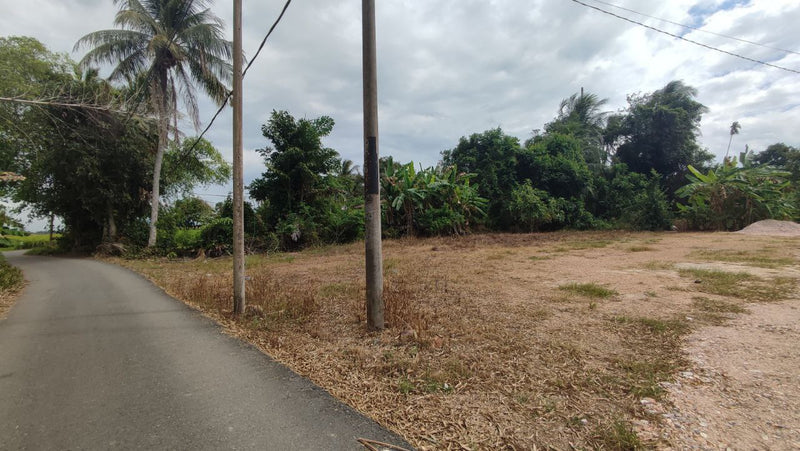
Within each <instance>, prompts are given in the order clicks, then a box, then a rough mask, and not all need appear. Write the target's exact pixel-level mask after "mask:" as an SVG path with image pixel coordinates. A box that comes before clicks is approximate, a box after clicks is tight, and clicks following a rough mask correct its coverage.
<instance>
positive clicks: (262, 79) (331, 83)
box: [0, 0, 800, 191]
mask: <svg viewBox="0 0 800 451" xmlns="http://www.w3.org/2000/svg"><path fill="white" fill-rule="evenodd" d="M586 1H587V2H588V3H592V0H586ZM283 3H284V2H283V0H269V1H261V2H255V1H250V2H245V14H244V21H245V49H246V50H247V54H248V56H252V55H253V54H254V52H255V49H256V48H257V46H258V44H259V43H260V41H261V39H262V37H263V35H264V33H265V32H266V30H267V29H268V27H269V26H270V25H271V23H272V21H273V20H274V18H275V17H276V16H277V14H278V12H279V11H280V8H281V7H282V6H283ZM377 3H378V5H377V7H378V51H379V72H380V78H379V91H380V111H379V117H380V130H381V153H382V154H383V155H393V156H395V158H396V159H399V160H403V161H406V160H411V159H413V160H414V161H417V162H421V163H422V164H424V165H431V164H435V162H436V161H437V160H438V158H439V152H440V151H441V150H444V149H446V148H449V147H453V146H454V145H455V144H456V143H457V142H458V138H459V137H460V136H462V135H468V134H470V133H475V132H481V131H483V130H486V129H488V128H492V127H496V126H502V127H503V128H504V129H505V130H506V131H507V132H509V133H511V134H514V135H516V136H519V137H520V138H521V139H525V138H526V137H527V136H528V135H529V133H530V131H531V130H532V129H536V128H542V126H543V125H544V124H545V123H546V122H548V121H550V120H552V119H553V117H554V116H555V113H556V110H557V107H558V104H559V102H560V101H561V99H563V98H565V97H568V96H569V95H571V94H572V93H575V92H577V91H579V90H580V88H581V87H585V88H586V89H587V90H588V91H590V92H594V93H596V94H598V95H599V96H600V97H606V98H608V99H609V108H610V109H618V108H622V107H624V106H625V99H626V95H627V94H630V93H634V92H648V91H652V90H655V89H659V88H661V87H663V86H664V85H665V84H666V83H667V82H669V81H671V80H673V79H683V80H684V81H685V82H686V83H687V84H689V85H692V86H695V87H696V88H697V89H698V90H699V100H700V101H701V102H703V103H704V104H706V105H707V106H708V107H709V108H710V112H709V113H708V114H707V115H706V116H705V117H704V120H703V124H702V132H703V136H702V138H701V141H702V145H704V146H705V147H707V148H709V149H710V150H711V151H713V152H714V153H716V154H717V155H718V156H720V155H722V154H723V153H724V151H725V147H726V145H727V140H728V127H729V125H730V123H731V122H732V121H734V120H738V121H739V122H740V123H741V124H742V131H741V135H739V136H737V137H736V138H735V140H734V143H735V145H739V147H743V145H744V144H745V143H748V144H750V145H751V147H754V148H756V149H763V148H764V147H766V145H768V144H770V143H772V142H776V141H784V142H786V143H788V144H792V145H798V144H800V137H798V136H797V135H796V124H797V123H798V119H800V107H799V105H800V92H798V90H797V89H796V86H797V85H798V80H800V79H799V78H798V77H800V76H798V75H797V74H793V73H789V72H785V71H780V70H778V69H773V68H768V67H765V66H761V65H755V64H753V63H750V62H747V61H744V60H740V59H737V58H733V57H731V56H728V55H723V54H720V53H717V52H713V51H710V50H707V49H703V48H701V47H698V46H695V45H693V44H690V43H686V42H681V41H679V40H677V39H675V38H671V37H668V36H665V35H662V34H658V33H655V32H653V31H650V30H646V29H644V28H641V27H637V26H634V25H632V24H630V23H628V22H624V21H621V20H619V19H616V18H614V17H610V16H608V15H604V14H602V13H600V12H598V11H594V10H591V9H588V8H585V7H583V6H580V5H578V4H577V3H574V2H569V1H564V0H533V1H532V0H526V1H522V0H493V1H485V0H445V1H438V2H429V1H423V0H382V1H379V2H377ZM616 3H618V4H620V5H621V6H624V7H626V8H630V9H633V10H637V11H641V12H643V13H646V14H649V15H652V16H657V17H663V18H665V19H669V20H672V21H675V22H681V23H693V24H695V25H698V26H702V27H703V29H708V30H711V31H714V32H716V33H723V34H730V35H733V36H738V37H741V38H743V39H748V40H753V41H758V42H763V43H765V44H768V45H771V46H774V47H781V48H789V49H793V50H796V51H798V50H800V49H797V48H796V43H797V42H800V27H797V26H796V24H797V23H800V3H798V2H796V1H794V0H779V1H776V0H753V1H750V2H746V3H742V2H730V1H725V2H723V1H719V0H702V1H700V0H674V1H669V2H652V1H646V0H627V1H626V0H616ZM21 4H24V5H25V6H19V5H21ZM229 5H230V2H221V1H220V2H217V3H216V5H215V7H214V10H215V12H216V13H217V14H218V15H220V16H221V17H222V18H223V19H225V20H226V22H227V23H228V24H230V23H231V11H230V10H229V9H230V7H229ZM596 5H597V6H598V7H602V8H604V9H609V10H613V9H612V8H610V7H607V6H603V5H601V4H596ZM723 7H724V8H723ZM115 10H116V9H115V6H114V4H113V2H112V1H111V0H102V1H101V0H84V1H79V0H67V1H59V0H29V1H26V2H19V1H15V0H0V11H1V12H2V14H0V29H1V30H3V33H4V34H24V35H30V36H34V37H37V38H38V39H40V40H42V41H43V42H45V43H46V44H47V45H48V46H50V47H51V48H52V49H54V50H58V51H69V50H70V49H71V48H72V45H73V44H74V42H75V41H76V40H77V39H78V38H79V37H81V36H82V35H83V34H85V33H88V32H91V31H94V30H96V29H101V28H109V27H111V24H112V20H113V15H114V12H115ZM613 11H614V12H616V13H620V14H624V15H626V16H629V17H633V18H635V19H637V20H642V21H643V22H645V23H647V24H648V25H651V26H656V27H660V28H663V29H665V30H668V31H670V32H672V33H676V34H683V35H685V36H686V37H687V38H689V39H693V40H697V41H700V42H703V43H706V44H708V45H712V46H717V47H719V48H722V49H725V50H727V51H731V52H735V53H741V54H743V55H747V56H750V57H752V58H757V59H765V60H768V61H770V62H773V63H774V64H779V65H783V66H786V67H789V68H793V69H800V57H799V56H798V55H789V56H786V54H785V53H781V52H778V51H775V50H770V49H765V48H761V47H756V46H752V45H748V44H744V43H741V42H736V41H732V40H730V39H726V38H721V37H719V36H714V35H710V34H707V33H702V32H698V31H691V32H687V30H684V29H681V28H679V27H676V26H674V25H670V24H666V23H663V22H659V21H656V20H654V19H649V18H645V17H640V16H635V15H633V14H630V13H625V12H624V11H618V10H613ZM360 14H361V11H360V3H359V2H357V1H355V0H351V1H348V2H331V1H327V0H308V1H304V2H294V3H293V4H292V5H291V7H290V8H289V10H288V12H287V14H286V17H285V19H284V21H283V22H282V23H281V24H280V25H279V26H278V28H277V29H276V31H275V33H274V35H273V37H272V38H271V40H270V42H268V43H267V46H266V48H265V50H264V52H263V54H262V55H261V56H260V57H259V59H258V61H256V63H255V64H254V66H253V68H252V69H251V72H250V73H249V74H248V76H247V80H246V83H245V96H246V99H245V100H246V102H245V114H246V122H245V145H246V147H247V148H249V149H255V148H259V147H263V146H264V145H265V144H266V142H265V139H264V138H263V137H261V133H260V125H261V124H262V123H263V122H264V121H266V120H267V118H268V116H269V113H270V112H271V111H272V110H273V109H286V110H288V111H290V112H291V113H292V114H294V115H295V116H306V117H316V116H319V115H322V114H327V115H330V116H332V117H333V118H334V119H335V120H336V123H337V125H336V128H335V129H334V132H333V134H332V135H331V136H330V138H329V139H328V140H327V144H328V145H329V146H331V147H334V148H336V149H337V150H339V152H340V153H341V154H342V155H343V156H344V157H345V158H350V159H352V160H354V161H355V162H356V163H357V164H360V161H361V159H362V150H361V145H362V144H361V142H362V141H361V130H362V125H361V95H362V94H361V36H360V34H361V29H360V19H361V16H360ZM228 34H229V36H230V31H228ZM80 56H81V55H74V57H76V58H79V57H80ZM214 111H215V108H213V105H212V104H211V102H209V101H207V100H204V101H203V102H202V112H201V117H202V118H204V119H203V120H207V118H209V117H210V116H211V115H212V114H213V113H214ZM229 114H230V113H229V112H226V113H225V114H223V115H222V116H221V118H220V120H219V121H218V123H217V124H216V125H215V127H214V129H213V130H212V132H211V133H210V135H209V137H210V139H211V140H212V142H214V143H215V144H216V145H217V146H218V147H219V148H220V149H222V150H223V151H225V152H227V153H228V154H229V153H230V147H231V146H230V132H229V130H230V118H229V116H228V115H229ZM737 149H738V148H737ZM738 150H741V149H738ZM249 155H250V156H249V157H248V158H247V164H248V169H247V171H246V173H247V175H248V178H252V177H255V176H257V175H259V174H260V172H261V171H262V170H263V167H261V166H259V165H260V161H261V160H260V158H259V157H258V155H257V154H255V153H252V154H249ZM224 190H225V188H221V191H224Z"/></svg>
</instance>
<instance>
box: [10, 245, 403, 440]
mask: <svg viewBox="0 0 800 451" xmlns="http://www.w3.org/2000/svg"><path fill="white" fill-rule="evenodd" d="M6 258H7V260H8V261H9V262H10V263H11V264H13V265H15V266H18V267H20V268H22V270H23V271H24V273H25V276H26V279H28V280H29V281H30V285H29V286H28V287H27V288H26V289H25V292H24V294H23V296H22V298H21V299H20V300H19V302H18V303H17V305H16V306H15V307H14V308H12V310H11V312H10V313H9V315H8V318H7V319H6V320H3V321H0V449H73V450H74V449H131V448H137V449H141V448H144V449H193V450H194V449H214V450H221V449H258V450H301V449H308V450H337V449H363V447H362V446H361V445H359V444H358V442H357V441H356V439H357V438H359V437H364V438H369V439H373V440H378V441H382V442H389V443H394V444H397V445H400V446H405V447H409V446H408V445H407V444H406V443H404V442H402V439H400V438H399V437H397V436H395V435H393V434H391V433H389V432H387V431H386V430H384V429H382V428H381V427H380V426H378V425H377V424H376V423H374V422H373V421H371V420H369V419H367V418H365V417H363V416H361V415H359V414H358V413H357V412H355V411H354V410H352V409H350V408H349V407H347V406H345V405H343V404H341V403H340V402H338V401H336V400H335V399H333V398H332V397H331V396H330V395H329V394H328V393H327V392H325V391H324V390H322V389H320V388H318V387H316V386H314V385H313V384H312V383H311V382H309V381H307V380H305V379H303V378H301V377H299V376H297V375H296V374H294V373H292V372H291V371H290V370H288V369H286V368H285V367H283V366H281V365H279V364H277V363H275V362H274V361H272V360H271V359H270V358H269V357H267V356H265V355H263V354H262V353H260V352H259V351H258V350H256V349H254V348H252V347H250V346H248V345H245V344H242V343H241V342H239V341H237V340H235V339H233V338H231V337H228V336H226V335H224V334H222V332H221V330H220V328H219V327H217V326H216V325H215V324H214V323H212V322H211V321H210V320H208V319H206V318H203V317H202V316H201V315H199V314H198V313H196V312H194V311H192V310H191V309H189V308H188V307H186V306H184V305H183V304H182V303H180V302H178V301H176V300H174V299H172V298H170V297H168V296H166V295H165V294H164V293H163V292H162V291H161V290H159V289H158V288H156V287H154V286H153V285H152V284H150V283H149V282H147V281H146V280H144V279H143V278H141V277H139V276H138V275H135V274H133V273H132V272H130V271H128V270H126V269H123V268H119V267H116V266H113V265H108V264H104V263H100V262H97V261H93V260H88V259H62V258H45V257H29V256H24V255H21V254H19V253H8V254H6Z"/></svg>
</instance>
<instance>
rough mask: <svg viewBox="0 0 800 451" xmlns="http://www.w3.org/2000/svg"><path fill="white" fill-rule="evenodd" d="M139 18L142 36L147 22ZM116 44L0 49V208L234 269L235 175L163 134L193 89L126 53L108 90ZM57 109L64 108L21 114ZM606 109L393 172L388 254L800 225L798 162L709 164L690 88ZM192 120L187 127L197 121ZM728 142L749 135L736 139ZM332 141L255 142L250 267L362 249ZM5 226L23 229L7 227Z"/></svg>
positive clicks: (287, 122) (478, 138)
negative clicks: (418, 247) (515, 240)
mask: <svg viewBox="0 0 800 451" xmlns="http://www.w3.org/2000/svg"><path fill="white" fill-rule="evenodd" d="M126 5H127V4H126ZM123 6H124V5H123ZM193 8H194V7H193ZM193 8H189V9H188V10H187V11H186V14H187V16H186V17H176V18H175V21H176V22H175V23H177V24H178V25H176V29H175V30H171V31H170V30H166V29H163V30H162V29H160V28H158V29H154V30H151V31H153V36H151V37H150V38H152V42H154V43H157V42H161V40H160V38H159V36H161V35H162V34H163V33H170V32H174V33H181V32H182V31H180V30H181V28H180V23H182V21H191V20H194V19H192V18H191V17H190V16H191V15H192V14H194V13H196V12H197V11H195V10H194V9H193ZM170 11H171V10H170ZM174 12H175V11H171V12H170V14H172V13H174ZM131 14H132V17H133V16H135V17H136V20H137V21H138V20H146V18H143V17H140V16H141V14H144V13H143V12H142V11H133V12H131ZM203 17H205V18H206V19H209V20H210V22H209V23H208V24H205V25H203V26H208V27H210V28H209V30H210V31H209V34H207V35H205V37H204V39H211V40H214V41H215V42H216V44H218V45H216V44H215V46H214V48H216V49H217V50H219V51H220V52H222V53H220V54H219V55H215V56H214V57H213V58H211V59H208V58H206V57H207V56H208V55H206V56H203V55H194V54H193V56H192V57H193V58H194V57H196V58H198V60H197V61H189V62H188V63H187V64H189V65H192V64H203V61H206V60H207V61H213V62H214V64H213V66H214V67H209V68H208V70H209V71H210V73H213V74H214V77H211V78H209V79H207V80H203V83H200V84H199V86H200V87H202V89H203V90H205V91H207V92H208V93H209V94H210V95H211V97H212V98H214V99H217V100H218V99H219V94H220V93H221V92H224V90H225V87H224V85H223V83H224V82H225V81H226V80H228V79H229V73H228V72H227V71H228V69H229V68H228V66H227V65H226V64H227V63H226V62H225V58H226V57H227V56H226V55H227V53H226V52H227V50H226V49H228V47H227V46H228V45H229V44H228V43H226V42H224V41H219V39H221V37H220V36H219V35H218V34H217V33H216V31H214V30H216V29H217V28H215V27H216V26H217V25H214V23H215V22H214V21H213V20H211V19H210V17H206V16H203ZM148 23H149V22H148ZM120 33H121V32H120ZM120 33H117V32H115V31H103V32H98V33H94V34H90V35H87V36H86V37H84V38H83V39H82V40H81V41H80V44H81V45H82V46H84V47H86V48H87V49H88V53H87V55H86V57H84V58H83V60H81V61H80V62H79V63H76V62H73V61H71V60H70V59H69V57H67V56H66V55H62V54H57V53H53V52H50V51H49V50H48V49H47V48H46V47H45V46H44V45H42V44H41V43H39V42H38V41H36V40H35V39H33V38H27V37H7V38H0V64H2V65H3V67H5V68H7V70H6V72H7V76H4V79H3V80H2V81H0V94H2V97H3V98H6V99H11V100H6V101H3V102H0V117H1V118H2V119H3V120H2V121H0V132H2V133H0V169H2V171H3V172H2V174H3V176H2V178H0V194H2V195H3V197H5V198H8V199H10V200H13V201H15V202H20V203H22V204H24V205H26V206H28V207H29V208H30V209H31V210H32V211H33V213H34V215H38V216H41V217H50V216H53V215H54V216H56V217H58V218H60V219H61V220H62V222H63V226H64V233H63V237H62V244H61V248H63V249H65V250H79V251H80V250H83V251H89V252H93V251H95V250H98V249H99V250H100V251H102V252H104V253H113V254H124V255H127V256H129V257H133V258H136V257H140V256H149V255H162V256H172V257H189V256H197V255H198V254H200V253H203V254H205V255H206V256H209V257H215V256H221V255H226V254H229V253H230V251H231V244H230V243H231V237H232V214H233V208H232V202H231V201H230V200H229V199H228V200H224V201H222V202H220V203H218V204H216V205H213V206H212V205H209V204H207V203H206V202H205V201H203V200H201V199H199V198H197V197H196V196H195V195H194V193H195V190H196V188H197V187H200V186H203V185H207V184H215V183H221V182H225V181H226V180H227V179H228V178H229V177H230V173H231V168H230V165H229V164H228V163H227V162H225V161H224V159H223V158H222V157H221V155H220V153H219V152H218V151H217V150H216V149H215V148H214V147H213V146H212V145H211V144H210V143H208V142H206V141H198V140H197V139H196V138H192V137H189V136H183V135H182V134H181V133H179V132H178V131H177V130H176V131H175V133H165V130H166V128H168V127H166V126H165V122H167V123H172V122H171V121H172V119H171V118H174V117H176V115H178V114H179V111H178V102H176V101H174V100H175V98H174V97H175V92H176V91H175V89H182V88H181V87H180V86H178V85H179V84H180V83H178V84H176V85H173V84H170V83H167V86H166V87H164V86H162V85H159V84H158V83H156V84H154V80H158V79H162V78H163V77H167V76H168V75H169V74H170V73H173V71H177V72H174V73H181V72H180V71H181V68H180V67H179V65H177V63H176V64H175V65H173V63H175V61H173V60H171V59H169V58H167V59H166V60H165V62H164V64H163V65H159V63H158V60H159V58H166V57H165V56H164V55H166V54H167V53H164V54H162V53H158V52H156V53H154V54H150V53H147V51H146V46H144V44H142V43H137V44H136V45H133V44H132V45H131V47H130V48H128V47H125V49H124V50H125V51H128V50H130V51H131V52H134V53H135V55H136V56H135V58H140V57H141V61H142V62H143V64H142V65H141V67H140V66H139V65H137V66H136V67H137V68H138V69H139V72H136V71H134V72H135V73H129V72H128V70H129V69H132V68H130V67H128V66H126V65H120V66H119V67H118V68H117V69H118V70H117V71H115V72H114V73H113V75H114V76H113V77H112V79H111V80H103V79H100V78H99V77H98V72H97V70H96V69H94V68H93V67H92V64H95V63H97V62H99V61H111V62H116V61H118V60H120V61H121V60H124V58H125V57H131V58H134V56H133V55H134V54H133V53H132V54H131V55H122V54H116V53H113V52H112V53H113V54H112V53H108V52H107V50H109V49H112V48H113V49H116V47H113V46H112V47H107V46H106V47H104V46H99V47H95V45H96V44H98V43H99V42H101V41H102V40H103V39H105V40H108V41H109V42H115V40H116V39H120V38H121V37H124V36H125V35H124V33H122V34H120ZM166 41H168V39H166ZM217 41H219V42H217ZM103 42H105V41H103ZM139 44H142V45H139ZM154 45H155V44H154ZM120 51H122V50H120ZM170 51H171V50H170ZM182 61H183V60H182ZM145 62H146V64H145ZM167 63H169V64H167ZM181 64H183V62H182V63H181ZM192 67H194V66H192ZM164 68H166V69H164ZM162 69H164V70H166V71H167V72H163V71H162ZM192 73H194V69H193V70H192ZM168 78H169V77H168ZM178 78H180V77H178ZM212 78H213V79H212ZM169 79H170V80H172V78H169ZM181 80H182V82H181V83H184V84H186V83H189V84H191V81H190V80H189V79H188V78H187V79H181ZM176 83H177V82H176ZM162 91H164V92H162ZM54 98H57V99H58V100H59V104H58V105H52V104H51V105H45V106H32V105H30V104H26V103H24V102H23V101H25V100H26V99H28V100H31V99H32V100H42V99H44V100H45V103H47V102H46V101H47V100H48V99H54ZM164 99H169V102H168V103H169V104H168V105H165V104H164V103H163V102H162V100H164ZM20 102H23V103H20ZM65 104H67V105H69V106H65ZM604 106H605V100H604V99H602V98H601V97H599V96H598V95H597V94H594V93H584V94H582V95H581V94H573V95H570V96H569V97H567V98H565V99H564V100H563V101H562V102H561V104H560V105H558V106H555V107H557V108H554V109H555V112H556V116H555V117H554V118H553V120H552V121H550V122H548V123H546V124H544V125H543V126H542V127H541V128H538V129H536V131H535V132H534V133H533V134H532V135H531V136H529V137H527V138H526V139H524V140H522V139H520V138H518V137H514V136H510V135H508V134H506V133H505V132H504V131H503V130H502V129H500V128H495V129H489V130H485V131H483V132H476V133H472V134H470V135H469V136H463V137H461V138H460V139H458V140H457V141H456V142H454V146H453V147H452V148H449V149H432V150H433V151H440V153H441V159H440V161H439V162H438V163H437V164H436V165H435V166H433V167H428V168H425V167H419V166H418V165H417V164H415V163H414V162H400V161H396V160H395V159H394V158H392V157H391V156H388V157H385V158H383V159H382V160H381V162H380V169H381V181H380V183H381V193H382V199H381V202H382V213H383V215H382V218H383V233H384V235H385V237H386V238H395V237H405V236H408V237H427V236H451V235H464V234H468V233H471V232H476V231H477V232H518V233H519V232H537V231H555V230H563V229H569V230H608V229H615V230H620V229H622V230H653V231H657V230H668V229H670V228H672V227H676V228H677V229H679V230H738V229H740V228H742V227H744V226H746V225H748V224H750V223H752V222H755V221H758V220H761V219H766V218H774V219H789V220H797V219H798V218H799V217H800V216H798V215H799V214H800V209H798V199H800V198H799V197H798V180H799V177H800V150H798V149H797V148H794V147H792V146H789V145H785V144H782V143H776V144H774V145H771V146H769V147H767V148H766V149H764V150H763V151H761V152H758V153H756V152H753V151H751V150H749V149H746V150H745V152H741V153H739V154H738V157H733V158H726V159H725V161H723V162H722V163H720V164H712V163H711V160H712V154H711V153H709V152H708V151H707V150H705V149H702V148H701V147H700V145H699V144H698V142H697V138H698V131H699V127H700V121H701V119H702V116H703V114H705V113H706V112H707V108H706V107H705V106H703V105H702V104H700V103H699V102H698V101H697V91H696V90H695V89H694V88H693V87H691V86H688V85H686V84H684V83H683V82H681V81H672V82H670V83H668V84H666V85H665V86H664V87H662V88H661V89H658V90H655V91H653V92H649V93H642V94H635V95H631V96H629V99H628V106H627V108H625V109H624V110H621V111H618V112H613V113H609V112H606V111H604ZM185 107H186V111H187V112H188V113H189V117H192V115H193V114H194V108H193V105H191V104H190V105H185ZM2 124H5V125H2ZM10 124H13V125H14V126H13V127H11V126H10ZM735 125H736V127H735V129H736V132H737V133H738V132H739V131H740V130H741V129H742V126H741V125H740V124H738V122H737V123H736V124H735ZM334 127H335V120H334V118H333V117H331V116H326V115H323V116H320V117H316V118H296V117H295V116H294V115H292V114H291V113H290V112H288V111H273V112H272V113H271V114H270V115H269V117H268V120H267V121H266V122H265V123H264V124H263V125H262V127H261V131H262V134H263V137H264V141H263V147H261V148H259V149H258V152H259V153H260V154H261V156H262V157H263V161H264V171H263V173H262V175H261V176H260V177H258V178H256V179H255V180H253V181H252V182H251V183H250V185H249V186H248V187H247V189H248V191H249V194H250V198H251V199H253V203H248V204H246V205H245V224H246V225H245V233H246V236H247V237H246V247H247V249H248V251H249V252H250V253H259V252H272V251H296V250H300V249H305V248H308V247H315V246H325V245H332V244H342V243H349V242H353V241H357V240H359V239H360V238H361V237H362V236H363V228H364V219H363V217H364V211H363V192H364V186H363V177H362V176H361V174H360V169H359V167H358V166H357V165H356V164H354V162H352V161H350V160H347V159H346V158H342V156H341V155H340V154H339V152H337V150H336V149H332V148H330V147H327V146H326V145H325V140H326V138H327V137H328V136H329V135H330V134H331V133H332V131H333V129H334ZM531 127H532V128H533V127H534V124H532V126H531ZM745 127H746V124H745ZM732 130H733V128H732ZM77 137H80V139H78V138H77ZM154 174H155V176H154ZM156 182H157V183H156ZM45 188H46V189H45ZM152 199H155V202H152V201H151V200H152ZM156 207H157V208H156ZM2 218H3V222H4V224H6V225H7V224H9V223H10V221H11V220H13V218H11V217H10V215H8V214H5V213H4V214H3V216H2ZM156 218H157V219H156ZM597 244H598V245H602V243H597ZM98 246H101V247H99V248H98ZM647 250H648V246H647V245H642V246H639V247H632V248H631V252H647Z"/></svg>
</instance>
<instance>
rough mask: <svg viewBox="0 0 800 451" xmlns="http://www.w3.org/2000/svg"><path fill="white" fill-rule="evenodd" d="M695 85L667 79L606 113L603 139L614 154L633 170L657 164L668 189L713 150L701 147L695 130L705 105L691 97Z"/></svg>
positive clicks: (656, 166) (656, 169) (652, 167)
mask: <svg viewBox="0 0 800 451" xmlns="http://www.w3.org/2000/svg"><path fill="white" fill-rule="evenodd" d="M696 96H697V90H696V89H694V88H692V87H691V86H688V85H685V84H684V83H683V82H681V81H671V82H669V83H668V84H667V85H666V86H664V87H663V88H662V89H659V90H657V91H655V92H653V93H650V94H646V95H633V96H629V97H628V110H627V112H626V114H624V115H621V116H618V117H616V118H613V119H611V118H610V119H609V128H608V129H607V131H606V141H607V142H608V143H611V144H612V146H615V147H616V158H617V159H618V160H619V162H621V163H625V164H627V165H628V167H629V168H630V169H631V170H632V171H634V172H639V173H642V174H647V173H649V172H650V171H651V170H655V171H656V172H658V173H659V174H661V175H662V176H664V177H665V178H666V182H667V188H668V191H669V192H670V193H672V192H674V190H675V189H676V188H677V187H678V186H679V185H680V184H681V183H680V178H681V177H682V175H683V174H684V173H685V172H686V170H687V168H688V166H689V165H694V166H701V165H703V164H705V163H706V162H708V161H710V160H711V159H712V157H713V156H712V155H711V154H709V153H708V152H706V151H704V150H702V149H700V146H699V145H698V144H697V136H698V134H699V130H700V119H701V117H702V115H703V113H705V112H706V111H707V108H706V107H705V106H703V105H702V104H701V103H699V102H697V101H696V100H695V97H696Z"/></svg>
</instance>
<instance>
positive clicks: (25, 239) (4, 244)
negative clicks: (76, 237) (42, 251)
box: [0, 234, 61, 251]
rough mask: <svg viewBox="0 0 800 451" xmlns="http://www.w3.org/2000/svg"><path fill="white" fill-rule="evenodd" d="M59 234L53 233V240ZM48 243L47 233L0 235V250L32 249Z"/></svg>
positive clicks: (48, 236)
mask: <svg viewBox="0 0 800 451" xmlns="http://www.w3.org/2000/svg"><path fill="white" fill-rule="evenodd" d="M59 236H61V235H58V234H54V235H53V240H54V241H55V239H56V238H58V237H59ZM49 243H50V235H49V234H41V235H40V234H36V235H28V236H15V235H4V236H2V237H0V251H13V250H16V249H33V248H36V247H42V246H47V245H48V244H49Z"/></svg>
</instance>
